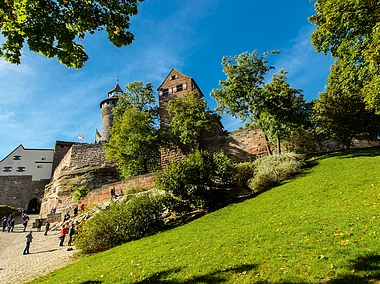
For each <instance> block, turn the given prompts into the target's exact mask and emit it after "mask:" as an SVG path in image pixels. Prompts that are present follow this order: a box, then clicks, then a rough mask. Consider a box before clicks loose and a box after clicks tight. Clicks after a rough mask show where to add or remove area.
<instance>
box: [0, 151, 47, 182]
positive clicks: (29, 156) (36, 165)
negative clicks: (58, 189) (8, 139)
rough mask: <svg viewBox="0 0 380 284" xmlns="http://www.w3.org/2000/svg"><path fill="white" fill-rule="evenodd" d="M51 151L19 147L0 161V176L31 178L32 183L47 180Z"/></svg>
mask: <svg viewBox="0 0 380 284" xmlns="http://www.w3.org/2000/svg"><path fill="white" fill-rule="evenodd" d="M53 157H54V150H53V149H25V148H24V146H22V145H20V146H18V147H17V148H16V149H15V150H13V151H12V152H11V153H10V154H9V155H8V156H6V157H5V158H4V159H3V160H1V161H0V176H32V181H39V180H47V179H48V180H49V179H50V178H51V174H52V168H53Z"/></svg>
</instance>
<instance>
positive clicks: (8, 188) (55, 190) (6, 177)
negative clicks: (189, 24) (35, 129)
mask: <svg viewBox="0 0 380 284" xmlns="http://www.w3.org/2000/svg"><path fill="white" fill-rule="evenodd" d="M188 91H193V92H196V93H197V94H198V95H199V96H200V97H202V96H203V93H202V91H201V90H200V88H199V87H198V85H197V84H196V82H195V80H194V79H193V78H191V77H188V76H186V75H184V74H182V73H181V72H179V71H177V70H175V69H172V70H171V71H170V72H169V74H168V76H167V77H166V78H165V80H164V81H163V82H162V84H161V85H160V86H159V87H158V98H159V107H160V113H159V114H160V127H161V128H163V127H169V126H170V120H171V117H170V115H169V114H168V110H167V105H168V102H169V101H170V100H172V99H177V98H181V96H182V95H183V94H185V93H186V92H188ZM122 93H123V92H122V89H121V88H120V86H119V84H118V83H117V84H116V86H115V87H114V88H113V89H112V90H111V91H110V92H108V96H107V98H106V99H104V100H102V101H101V102H100V105H99V106H100V113H101V117H102V138H103V143H106V142H107V141H109V138H110V134H109V129H110V127H111V126H112V121H113V116H112V109H113V108H114V107H115V106H116V105H117V102H118V100H119V97H120V95H121V94H122ZM377 144H378V143H377ZM374 145H375V144H371V143H370V142H368V141H367V144H365V145H364V144H361V145H359V147H360V146H361V147H362V146H367V147H368V146H374ZM201 148H202V149H206V150H208V151H210V152H217V151H221V150H222V151H223V152H224V153H225V154H226V155H227V156H228V157H229V158H230V159H231V160H233V161H234V162H241V161H247V160H251V159H254V158H255V157H257V156H262V155H265V154H266V153H267V152H266V142H265V139H264V135H263V133H262V131H261V130H260V129H239V130H236V131H233V132H230V133H225V132H223V131H222V128H221V127H220V129H218V131H217V132H216V133H215V135H214V136H212V137H209V138H206V139H205V141H204V143H202V144H201ZM185 155H186V152H185V151H184V150H183V149H180V148H178V147H170V148H162V149H161V165H162V166H165V165H166V164H168V163H170V162H172V161H175V160H180V159H182V158H183V157H184V156H185ZM0 167H1V168H2V172H0V204H6V205H10V206H13V207H15V208H24V209H25V210H29V211H33V210H34V211H36V212H38V210H39V209H40V214H41V216H43V217H46V216H47V215H48V214H49V212H50V210H51V208H56V210H57V212H64V211H67V210H70V209H71V208H72V207H73V198H72V190H73V189H75V188H77V187H80V186H82V185H86V187H87V188H88V189H90V193H89V194H88V196H87V197H85V198H82V199H81V200H80V202H83V203H87V204H90V203H94V204H96V203H97V202H102V201H105V200H107V199H108V198H109V189H110V188H111V187H113V188H115V189H116V190H117V191H118V190H122V189H124V188H125V187H128V186H136V185H137V186H143V187H152V186H153V174H148V175H144V176H138V177H134V178H131V179H129V180H126V181H120V178H119V172H118V169H117V168H116V167H115V166H114V165H112V164H111V163H109V162H108V161H106V159H105V148H104V146H103V145H102V144H101V143H95V144H78V143H73V142H65V141H56V144H55V147H54V150H53V149H45V150H42V149H25V148H24V147H23V146H22V145H20V146H18V147H17V148H16V149H15V150H14V151H12V152H11V153H10V154H9V155H8V156H7V157H6V158H4V159H3V160H1V161H0Z"/></svg>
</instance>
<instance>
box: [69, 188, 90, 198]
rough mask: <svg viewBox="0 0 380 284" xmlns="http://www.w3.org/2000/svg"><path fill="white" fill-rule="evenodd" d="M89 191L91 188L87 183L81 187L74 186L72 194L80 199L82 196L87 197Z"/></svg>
mask: <svg viewBox="0 0 380 284" xmlns="http://www.w3.org/2000/svg"><path fill="white" fill-rule="evenodd" d="M89 192H90V190H89V189H88V188H87V187H86V186H85V185H82V186H80V187H74V188H73V192H72V195H73V197H74V200H75V201H79V199H81V197H85V196H86V195H87V194H88V193H89Z"/></svg>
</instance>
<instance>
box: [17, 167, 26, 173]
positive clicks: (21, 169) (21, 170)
mask: <svg viewBox="0 0 380 284" xmlns="http://www.w3.org/2000/svg"><path fill="white" fill-rule="evenodd" d="M17 171H18V172H19V173H22V172H25V167H17Z"/></svg>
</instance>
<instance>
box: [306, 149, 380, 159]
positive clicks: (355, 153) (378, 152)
mask: <svg viewBox="0 0 380 284" xmlns="http://www.w3.org/2000/svg"><path fill="white" fill-rule="evenodd" d="M376 156H380V147H371V148H362V149H352V150H348V151H339V152H331V153H320V154H313V155H310V156H309V158H310V157H315V158H317V159H324V158H333V157H338V158H341V159H346V158H357V157H376Z"/></svg>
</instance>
